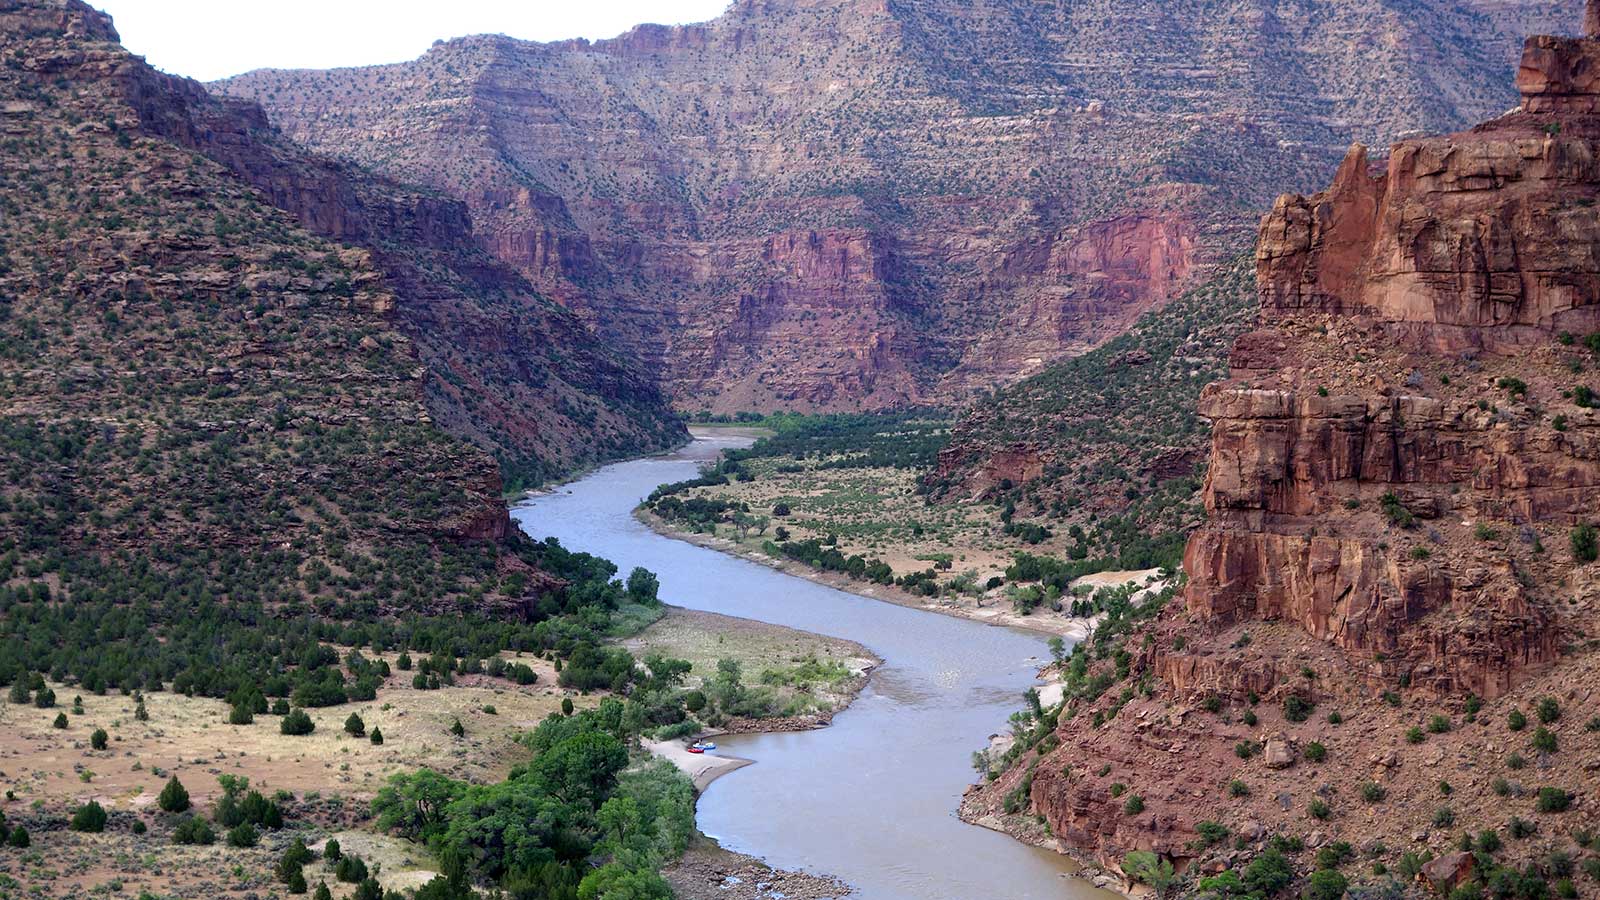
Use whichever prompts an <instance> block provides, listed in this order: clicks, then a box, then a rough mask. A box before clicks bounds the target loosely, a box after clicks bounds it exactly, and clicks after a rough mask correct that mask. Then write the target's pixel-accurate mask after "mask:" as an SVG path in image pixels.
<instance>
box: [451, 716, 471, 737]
mask: <svg viewBox="0 0 1600 900" xmlns="http://www.w3.org/2000/svg"><path fill="white" fill-rule="evenodd" d="M450 733H451V734H453V735H455V736H456V737H465V736H466V734H467V729H466V728H465V727H464V726H462V724H461V720H460V719H456V720H455V721H454V722H451V723H450Z"/></svg>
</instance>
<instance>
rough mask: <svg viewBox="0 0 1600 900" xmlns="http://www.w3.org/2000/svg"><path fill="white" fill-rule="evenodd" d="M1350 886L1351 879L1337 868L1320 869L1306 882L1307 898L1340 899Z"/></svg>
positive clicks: (1317, 899) (1315, 899)
mask: <svg viewBox="0 0 1600 900" xmlns="http://www.w3.org/2000/svg"><path fill="white" fill-rule="evenodd" d="M1349 887H1350V881H1349V879H1347V878H1345V877H1344V876H1343V875H1341V874H1339V871H1338V870H1337V869H1319V870H1317V871H1315V872H1312V873H1311V878H1310V880H1309V881H1307V882H1306V892H1305V898H1306V900H1339V898H1340V897H1343V896H1344V892H1345V890H1346V889H1347V888H1349Z"/></svg>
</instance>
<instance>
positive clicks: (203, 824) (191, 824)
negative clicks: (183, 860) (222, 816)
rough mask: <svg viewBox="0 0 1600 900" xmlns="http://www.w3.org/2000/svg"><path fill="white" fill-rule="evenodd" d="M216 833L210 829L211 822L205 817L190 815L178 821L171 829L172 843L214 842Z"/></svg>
mask: <svg viewBox="0 0 1600 900" xmlns="http://www.w3.org/2000/svg"><path fill="white" fill-rule="evenodd" d="M216 840H217V833H216V832H214V831H212V830H211V824H210V823H209V822H207V821H206V820H205V819H198V818H194V817H190V818H187V819H184V820H183V821H182V822H179V823H178V827H176V828H174V829H173V830H172V842H173V843H174V844H202V845H203V844H214V843H216Z"/></svg>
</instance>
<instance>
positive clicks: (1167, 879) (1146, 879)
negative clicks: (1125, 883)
mask: <svg viewBox="0 0 1600 900" xmlns="http://www.w3.org/2000/svg"><path fill="white" fill-rule="evenodd" d="M1122 871H1123V872H1125V873H1127V875H1128V877H1129V878H1132V879H1133V880H1134V881H1137V882H1140V883H1141V884H1146V885H1149V886H1150V889H1151V890H1153V891H1155V892H1156V897H1158V898H1159V897H1164V896H1166V893H1167V890H1168V889H1169V888H1171V887H1172V882H1173V880H1174V879H1175V878H1176V874H1175V873H1174V871H1173V869H1172V861H1171V860H1168V859H1163V858H1162V857H1160V856H1157V855H1156V854H1155V853H1152V852H1151V851H1149V850H1135V851H1133V852H1132V853H1129V854H1128V855H1127V856H1124V857H1123V858H1122Z"/></svg>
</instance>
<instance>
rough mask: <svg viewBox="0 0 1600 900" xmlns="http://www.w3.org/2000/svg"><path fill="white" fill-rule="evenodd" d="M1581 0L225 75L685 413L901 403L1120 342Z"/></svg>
mask: <svg viewBox="0 0 1600 900" xmlns="http://www.w3.org/2000/svg"><path fill="white" fill-rule="evenodd" d="M1564 5H1565V4H1561V3H1556V2H1548V0H1517V2H1499V0H1496V2H1490V0H1472V2H1443V0H1427V2H1395V0H1363V2H1359V3H1339V4H1327V3H1313V2H1309V0H1296V2H1291V3H1287V4H1276V5H1273V6H1271V7H1270V8H1269V7H1261V6H1258V5H1254V4H1246V5H1244V6H1240V5H1238V4H1234V3H1225V2H1217V0H1202V2H1185V3H1179V4H1171V3H1158V2H1154V0H1141V2H1136V3H1112V2H1109V0H1077V2H1063V3H1051V4H1046V5H1044V6H1042V7H1041V6H1039V5H1038V4H1032V3H1022V2H1017V0H986V2H983V3H978V4H971V3H965V2H960V3H958V2H949V0H919V2H915V3H909V2H887V0H739V2H736V3H734V4H733V5H732V6H731V7H730V9H729V10H728V11H727V12H726V13H725V14H724V15H722V16H720V17H719V18H717V19H715V20H713V21H711V22H707V23H704V24H699V25H686V26H674V27H666V26H657V25H644V26H640V27H638V28H636V29H634V30H632V31H630V32H628V33H626V34H624V35H621V36H619V37H617V38H615V39H612V40H604V41H597V42H588V41H568V42H559V43H552V44H536V43H530V42H525V41H518V40H513V39H510V38H506V37H503V36H475V37H467V38H461V39H456V40H451V41H443V42H440V43H438V44H436V45H435V46H434V47H433V49H431V50H430V51H429V52H428V53H427V54H425V55H424V56H423V57H421V58H420V59H418V60H415V61H413V62H409V63H402V64H397V65H386V66H369V67H361V68H353V69H339V70H333V71H285V70H264V71H257V72H252V73H248V74H245V75H242V76H239V77H236V78H232V79H228V80H225V81H222V82H219V83H216V84H213V85H211V87H212V89H213V90H214V91H216V92H218V93H220V94H223V95H227V96H234V97H243V98H248V99H250V100H253V101H255V102H258V103H260V104H261V105H262V107H263V108H264V109H265V110H266V111H267V114H268V116H269V117H270V119H271V120H272V122H273V123H274V124H275V125H277V126H278V127H279V128H281V129H282V130H283V132H284V134H285V135H287V136H288V137H290V138H292V139H293V140H295V141H298V142H301V143H303V144H305V145H306V146H308V147H311V148H313V149H315V150H317V151H319V152H323V153H327V154H329V155H331V156H335V157H338V158H340V159H343V160H347V161H350V162H353V163H357V164H359V165H361V166H363V167H366V168H368V169H371V170H373V171H375V172H377V173H380V174H382V175H385V176H389V177H395V178H399V179H401V180H404V181H407V182H413V183H418V184H423V185H427V186H429V187H432V188H434V189H437V190H439V191H442V192H444V193H445V194H447V195H449V196H452V197H455V198H459V199H461V200H462V201H464V202H465V203H466V205H467V208H468V210H469V211H470V215H471V218H472V221H473V225H474V230H475V233H476V235H477V236H478V239H479V241H480V242H481V243H482V244H483V246H485V247H486V248H487V249H488V250H489V251H490V252H491V253H492V254H493V255H494V256H496V257H497V258H498V259H499V260H501V261H502V262H504V263H507V264H509V265H511V266H513V267H515V268H516V269H517V270H518V271H519V272H520V273H521V274H522V275H524V276H525V277H526V278H528V279H529V281H530V282H531V283H533V284H534V285H535V286H536V287H537V288H538V289H539V290H541V291H542V292H544V293H545V294H547V295H548V296H550V297H552V298H554V299H555V300H557V301H558V302H560V303H562V304H563V305H565V306H566V307H568V308H570V309H571V310H573V311H574V312H575V313H576V314H577V315H578V316H579V317H580V318H582V319H583V321H584V322H585V323H587V324H588V325H589V327H590V328H591V329H593V330H594V332H595V333H596V334H598V335H599V336H601V338H602V339H603V340H604V341H605V342H606V343H607V344H608V345H609V346H610V347H612V348H613V349H615V350H616V351H618V352H619V353H620V354H622V355H623V356H625V357H628V358H630V359H634V360H638V361H639V362H640V363H641V365H642V366H643V368H644V369H645V370H646V371H647V372H648V373H650V374H651V375H653V376H654V377H655V378H657V379H658V380H659V382H660V384H661V386H662V389H663V390H664V391H665V392H666V393H667V394H668V395H669V396H670V397H671V398H672V400H673V402H674V403H675V404H676V405H677V406H678V407H679V408H680V409H688V410H702V409H703V410H710V411H714V412H719V413H728V412H736V411H743V410H772V409H794V410H857V409H880V408H890V407H896V406H902V405H904V404H907V403H914V402H928V401H933V402H941V403H954V402H958V401H961V400H963V399H965V398H967V397H969V396H971V395H972V394H973V393H974V392H975V391H980V390H985V389H988V388H992V387H996V386H1001V385H1006V384H1009V383H1011V382H1014V381H1016V380H1017V379H1018V378H1020V377H1024V376H1026V375H1030V374H1033V373H1036V372H1039V371H1041V370H1042V369H1044V368H1045V367H1047V366H1048V365H1049V364H1050V363H1053V362H1056V361H1058V360H1060V359H1062V358H1064V357H1068V356H1071V355H1074V354H1077V353H1081V352H1082V351H1084V350H1087V349H1089V348H1092V347H1094V346H1097V345H1098V344H1100V343H1102V342H1104V341H1105V340H1107V339H1109V338H1111V337H1114V336H1115V335H1117V334H1120V333H1122V332H1123V331H1125V330H1126V329H1127V328H1128V327H1129V326H1130V325H1131V324H1132V323H1134V322H1135V321H1136V320H1137V319H1138V318H1139V316H1140V315H1141V314H1142V313H1144V312H1146V311H1149V310H1151V309H1152V308H1155V307H1158V306H1160V305H1162V304H1163V303H1165V302H1166V301H1167V300H1169V299H1171V298H1172V297H1173V296H1175V295H1176V294H1177V293H1178V292H1180V291H1181V290H1183V289H1185V288H1188V287H1191V286H1193V285H1194V284H1196V283H1198V282H1200V281H1203V280H1204V279H1205V278H1206V277H1208V276H1209V274H1210V273H1211V271H1212V269H1213V268H1214V267H1215V266H1216V265H1217V264H1218V263H1220V262H1223V261H1225V260H1226V259H1227V258H1229V257H1230V256H1231V254H1232V252H1234V250H1233V248H1235V247H1237V246H1238V244H1239V243H1241V242H1242V239H1243V238H1244V236H1245V235H1246V234H1247V233H1248V231H1249V228H1250V223H1251V220H1252V219H1253V217H1254V216H1255V215H1256V211H1258V210H1259V209H1261V208H1264V207H1265V206H1266V205H1267V204H1269V203H1270V201H1271V199H1272V197H1274V196H1275V195H1276V194H1277V193H1279V192H1280V191H1282V190H1285V189H1289V188H1301V189H1304V188H1309V187H1310V186H1311V185H1312V184H1315V183H1318V182H1320V181H1321V180H1322V179H1324V178H1325V177H1326V175H1327V173H1329V172H1331V171H1332V170H1333V168H1334V166H1335V164H1336V163H1337V161H1338V159H1339V157H1340V155H1341V154H1342V152H1343V150H1344V148H1345V147H1346V146H1347V145H1348V143H1349V142H1350V141H1351V140H1355V139H1359V140H1364V141H1387V140H1389V139H1392V138H1394V137H1398V136H1400V135H1402V134H1405V133H1408V132H1413V131H1416V130H1419V129H1422V130H1429V131H1437V130H1449V129H1453V128H1457V127H1460V126H1462V125H1464V124H1466V123H1468V122H1471V121H1475V120H1478V119H1481V118H1485V117H1487V116H1489V115H1492V114H1495V113H1498V112H1499V111H1501V110H1503V109H1505V108H1506V107H1507V106H1509V105H1510V104H1511V103H1512V102H1513V101H1514V95H1513V94H1512V93H1511V92H1509V91H1507V90H1505V89H1504V86H1505V85H1506V84H1507V83H1508V82H1509V76H1510V74H1511V72H1512V69H1513V63H1514V61H1515V54H1516V46H1517V42H1518V41H1520V39H1521V35H1523V34H1525V33H1527V32H1528V31H1530V30H1541V29H1542V30H1548V29H1549V28H1551V27H1553V25H1554V23H1555V22H1556V21H1558V19H1559V16H1560V15H1561V8H1562V7H1563V6H1564Z"/></svg>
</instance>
